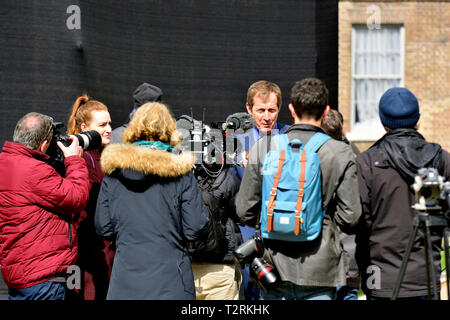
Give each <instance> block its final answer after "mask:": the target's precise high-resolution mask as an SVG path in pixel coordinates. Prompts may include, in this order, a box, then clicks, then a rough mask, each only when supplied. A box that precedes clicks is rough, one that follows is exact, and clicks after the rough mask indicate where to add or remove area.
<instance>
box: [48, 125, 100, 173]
mask: <svg viewBox="0 0 450 320" xmlns="http://www.w3.org/2000/svg"><path fill="white" fill-rule="evenodd" d="M52 129H53V137H52V140H51V141H50V145H49V147H48V150H47V155H48V156H49V157H50V165H51V166H52V167H54V168H55V169H56V171H58V173H60V174H61V175H62V176H64V175H65V166H64V154H63V152H62V150H61V149H60V148H59V147H58V145H57V144H56V143H57V142H58V141H59V142H61V143H62V144H63V145H64V146H66V147H68V146H70V144H71V143H72V138H71V137H69V136H68V135H67V134H66V132H65V130H64V124H63V123H62V122H53V123H52ZM74 136H75V137H76V138H77V139H78V144H79V145H80V147H81V148H82V149H83V150H84V151H89V150H96V149H100V148H101V146H102V137H101V136H100V134H99V133H98V132H97V131H95V130H91V131H86V132H83V133H80V134H75V135H74Z"/></svg>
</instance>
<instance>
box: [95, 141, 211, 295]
mask: <svg viewBox="0 0 450 320" xmlns="http://www.w3.org/2000/svg"><path fill="white" fill-rule="evenodd" d="M101 165H102V169H103V171H104V172H105V178H104V179H103V182H102V186H101V189H100V194H99V198H98V202H97V211H96V215H95V225H96V229H97V232H98V234H99V235H100V236H102V237H104V238H112V237H115V238H116V246H117V250H116V255H115V258H114V264H113V270H112V274H111V280H110V285H109V290H108V295H107V299H134V300H144V299H168V300H172V299H195V287H194V280H193V275H192V268H191V262H190V259H189V255H188V251H187V249H186V240H189V241H193V240H198V239H200V238H201V237H204V236H206V235H207V224H208V218H207V215H206V212H205V207H204V204H203V201H202V198H201V191H200V189H199V187H198V184H197V181H196V179H195V177H194V176H193V174H192V173H191V168H192V165H193V157H192V155H191V154H189V153H188V154H181V155H175V154H172V153H169V152H167V151H163V150H152V149H147V148H145V147H139V146H132V145H129V144H111V145H109V146H107V147H106V148H105V149H104V151H103V153H102V159H101Z"/></svg>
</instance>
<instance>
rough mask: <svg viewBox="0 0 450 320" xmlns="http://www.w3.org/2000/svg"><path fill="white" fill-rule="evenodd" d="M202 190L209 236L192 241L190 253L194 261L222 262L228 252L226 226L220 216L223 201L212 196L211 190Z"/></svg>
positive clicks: (189, 246) (189, 245) (189, 247)
mask: <svg viewBox="0 0 450 320" xmlns="http://www.w3.org/2000/svg"><path fill="white" fill-rule="evenodd" d="M201 190H202V199H203V203H204V204H205V208H206V212H207V214H208V218H209V222H208V236H207V237H206V238H204V239H202V240H196V241H190V242H189V244H188V249H189V253H190V255H191V258H192V259H193V261H198V262H207V261H211V260H220V259H222V258H223V256H224V255H225V254H226V252H227V241H226V238H225V228H226V227H225V224H224V223H222V217H221V215H220V210H219V209H220V207H221V200H220V199H218V198H216V197H215V196H214V195H212V192H211V190H210V189H209V188H206V189H203V188H201Z"/></svg>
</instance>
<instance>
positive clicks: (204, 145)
mask: <svg viewBox="0 0 450 320" xmlns="http://www.w3.org/2000/svg"><path fill="white" fill-rule="evenodd" d="M204 116H205V109H204V110H203V119H204ZM249 118H250V119H252V118H251V116H250V115H249V114H247V113H245V114H244V113H237V114H233V115H231V116H229V117H228V118H227V120H226V121H225V122H211V123H210V125H205V124H204V122H205V121H204V120H202V121H198V120H195V119H194V117H193V115H192V110H191V116H188V115H182V116H181V117H180V118H179V119H178V120H177V129H178V131H179V132H181V134H182V137H183V140H182V142H181V148H182V149H184V150H189V151H191V152H192V153H193V154H194V157H195V168H196V170H201V171H203V172H206V173H207V174H208V175H209V176H216V175H218V174H220V172H221V170H222V169H223V168H224V167H225V166H233V165H239V163H237V162H236V156H237V153H238V152H239V150H240V149H241V146H240V143H239V140H238V139H237V138H236V134H239V133H244V132H245V131H247V130H248V129H250V128H252V127H253V122H252V120H249Z"/></svg>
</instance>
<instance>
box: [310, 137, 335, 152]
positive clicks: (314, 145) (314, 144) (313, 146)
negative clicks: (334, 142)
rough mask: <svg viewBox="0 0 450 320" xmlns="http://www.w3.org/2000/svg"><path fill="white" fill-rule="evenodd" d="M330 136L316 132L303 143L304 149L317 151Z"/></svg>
mask: <svg viewBox="0 0 450 320" xmlns="http://www.w3.org/2000/svg"><path fill="white" fill-rule="evenodd" d="M330 139H331V138H330V136H328V135H326V134H325V133H322V132H316V133H315V134H314V135H313V136H312V137H311V139H309V141H308V143H307V144H305V149H306V150H309V151H313V152H317V150H319V148H320V147H321V146H322V145H323V144H324V143H325V142H327V141H328V140H330Z"/></svg>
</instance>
